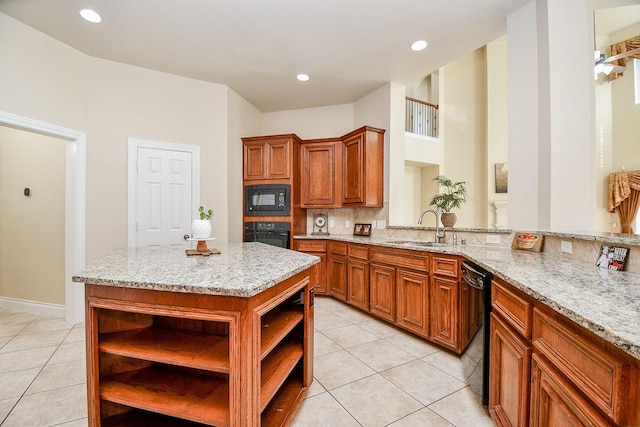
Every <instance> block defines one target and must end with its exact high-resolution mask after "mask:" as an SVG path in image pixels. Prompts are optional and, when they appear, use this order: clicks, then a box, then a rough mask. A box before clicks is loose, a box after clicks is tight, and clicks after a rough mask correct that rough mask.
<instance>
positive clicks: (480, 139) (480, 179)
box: [440, 48, 487, 228]
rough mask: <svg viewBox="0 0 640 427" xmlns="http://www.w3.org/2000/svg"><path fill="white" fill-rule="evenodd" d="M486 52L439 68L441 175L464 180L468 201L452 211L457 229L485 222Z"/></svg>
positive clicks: (468, 56) (455, 179)
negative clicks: (442, 151)
mask: <svg viewBox="0 0 640 427" xmlns="http://www.w3.org/2000/svg"><path fill="white" fill-rule="evenodd" d="M486 67H487V64H486V56H485V49H484V48H481V49H477V50H475V51H473V52H471V53H469V54H467V55H464V56H462V57H460V58H458V59H457V60H455V61H452V62H451V63H450V64H447V65H445V66H444V67H442V68H441V69H440V101H441V107H440V131H441V138H440V140H441V141H442V145H443V147H444V164H443V167H442V168H441V173H442V174H443V175H445V176H447V178H449V179H451V180H453V181H454V182H457V181H466V182H467V183H468V184H467V202H466V203H465V204H464V205H463V206H462V208H461V209H457V210H455V214H456V216H457V218H458V220H457V222H456V227H468V228H476V227H478V224H486V223H487V211H486V205H487V116H486V105H487V78H486Z"/></svg>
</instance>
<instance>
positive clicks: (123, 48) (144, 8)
mask: <svg viewBox="0 0 640 427" xmlns="http://www.w3.org/2000/svg"><path fill="white" fill-rule="evenodd" d="M529 1H530V0H455V1H443V0H322V1H319V0H269V1H265V0H109V1H100V0H0V12H3V13H5V14H7V15H9V16H12V17H13V18H15V19H17V20H19V21H21V22H23V23H25V24H27V25H29V26H31V27H34V28H36V29H38V30H40V31H42V32H43V33H46V34H48V35H50V36H51V37H54V38H55V39H58V40H60V41H62V42H63V43H66V44H68V45H70V46H72V47H74V48H76V49H78V50H80V51H82V52H84V53H86V54H87V55H91V56H94V57H98V58H104V59H109V60H112V61H117V62H122V63H127V64H132V65H136V66H140V67H145V68H150V69H154V70H159V71H164V72H167V73H173V74H177V75H181V76H186V77H190V78H194V79H199V80H204V81H209V82H214V83H220V84H224V85H227V86H229V87H231V88H232V89H233V90H234V91H235V92H237V93H238V94H239V95H240V96H242V97H243V98H245V99H246V100H247V101H249V102H250V103H251V104H253V105H254V106H255V107H257V108H258V109H259V110H260V111H262V112H270V111H281V110H289V109H299V108H308V107H317V106H323V105H334V104H343V103H351V102H354V101H355V100H357V99H359V98H361V97H362V96H364V95H366V94H367V93H369V92H371V91H372V90H374V89H376V88H378V87H380V86H382V85H383V84H385V83H386V82H389V81H393V82H397V83H400V84H409V83H411V82H414V81H416V80H418V79H421V78H422V77H424V76H426V75H427V74H429V73H431V72H432V71H434V70H436V69H437V68H439V67H441V66H443V65H445V64H447V63H448V62H450V61H452V60H453V59H455V58H457V57H459V56H461V55H462V54H465V53H467V52H470V51H472V50H474V49H476V48H479V47H481V46H483V45H485V44H486V43H488V42H490V41H491V40H494V39H496V38H497V37H499V36H501V35H503V34H505V33H506V17H507V16H508V15H509V14H511V13H512V12H514V11H516V10H517V9H519V8H520V7H522V6H523V5H525V4H526V3H528V2H529ZM599 1H601V2H602V1H603V0H599ZM618 1H619V0H618ZM626 1H628V0H626ZM86 7H91V8H94V9H95V10H96V11H98V12H99V13H100V14H101V15H102V16H103V22H102V23H101V24H91V23H88V22H85V21H84V20H82V19H81V18H80V17H79V16H78V13H77V12H78V10H79V9H81V8H86ZM419 39H424V40H426V41H428V42H429V46H428V47H427V48H426V49H425V50H423V51H421V52H413V51H411V50H410V49H409V45H410V44H411V43H412V42H413V41H415V40H419ZM298 73H307V74H309V75H310V77H311V79H310V80H309V81H308V82H299V81H297V80H296V78H295V76H296V74H298Z"/></svg>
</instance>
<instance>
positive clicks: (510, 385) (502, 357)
mask: <svg viewBox="0 0 640 427" xmlns="http://www.w3.org/2000/svg"><path fill="white" fill-rule="evenodd" d="M490 348H491V354H490V367H491V368H490V369H491V370H490V374H489V378H490V381H491V383H490V385H489V412H490V413H491V417H492V418H493V421H494V422H495V423H496V425H498V426H526V425H527V422H528V420H529V365H530V360H531V350H532V347H531V342H528V341H527V340H525V339H524V338H523V337H522V336H520V335H518V333H517V332H515V331H514V330H513V329H512V328H510V327H509V326H508V325H507V324H506V323H505V322H503V321H502V319H501V318H500V317H499V316H496V314H495V313H491V342H490ZM550 425H552V424H550Z"/></svg>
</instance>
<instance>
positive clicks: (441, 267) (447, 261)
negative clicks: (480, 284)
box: [431, 257, 460, 279]
mask: <svg viewBox="0 0 640 427" xmlns="http://www.w3.org/2000/svg"><path fill="white" fill-rule="evenodd" d="M431 273H432V274H439V275H441V276H449V277H455V278H456V279H457V278H458V277H460V262H459V260H458V259H457V258H449V257H447V258H441V257H433V258H431Z"/></svg>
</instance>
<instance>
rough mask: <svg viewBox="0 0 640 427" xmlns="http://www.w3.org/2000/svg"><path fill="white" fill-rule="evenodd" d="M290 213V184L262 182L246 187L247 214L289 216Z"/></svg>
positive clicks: (245, 202) (245, 212) (245, 209)
mask: <svg viewBox="0 0 640 427" xmlns="http://www.w3.org/2000/svg"><path fill="white" fill-rule="evenodd" d="M290 213H291V186H290V185H288V184H262V185H247V186H245V187H244V214H245V216H288V215H289V214H290Z"/></svg>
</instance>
